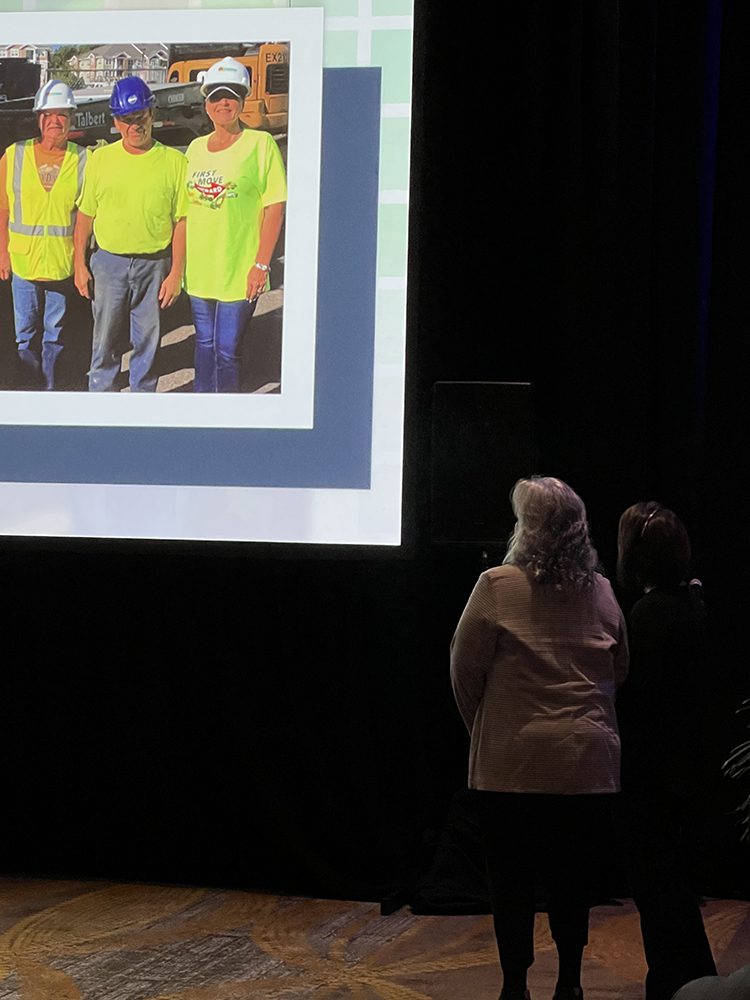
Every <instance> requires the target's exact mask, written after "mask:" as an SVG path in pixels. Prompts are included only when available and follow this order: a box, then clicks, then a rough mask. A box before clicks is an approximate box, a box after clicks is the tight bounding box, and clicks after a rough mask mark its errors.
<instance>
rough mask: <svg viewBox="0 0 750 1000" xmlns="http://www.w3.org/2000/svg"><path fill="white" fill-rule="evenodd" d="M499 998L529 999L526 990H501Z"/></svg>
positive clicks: (529, 996) (504, 999) (503, 999)
mask: <svg viewBox="0 0 750 1000" xmlns="http://www.w3.org/2000/svg"><path fill="white" fill-rule="evenodd" d="M500 1000H531V994H530V993H529V991H528V990H503V992H502V993H501V994H500Z"/></svg>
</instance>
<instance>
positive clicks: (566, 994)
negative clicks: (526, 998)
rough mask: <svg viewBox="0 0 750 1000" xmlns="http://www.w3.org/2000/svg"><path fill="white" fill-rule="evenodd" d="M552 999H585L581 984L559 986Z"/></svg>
mask: <svg viewBox="0 0 750 1000" xmlns="http://www.w3.org/2000/svg"><path fill="white" fill-rule="evenodd" d="M552 1000H583V990H582V989H581V987H580V986H558V987H557V989H556V990H555V994H554V996H553V997H552Z"/></svg>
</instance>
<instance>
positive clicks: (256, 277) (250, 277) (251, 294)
mask: <svg viewBox="0 0 750 1000" xmlns="http://www.w3.org/2000/svg"><path fill="white" fill-rule="evenodd" d="M267 277H268V271H264V270H263V269H262V268H260V267H257V266H256V265H255V264H253V266H252V267H251V268H250V270H249V271H248V274H247V301H248V302H254V301H255V300H256V299H257V298H258V296H259V295H260V293H261V292H262V291H263V290H264V289H265V287H266V278H267Z"/></svg>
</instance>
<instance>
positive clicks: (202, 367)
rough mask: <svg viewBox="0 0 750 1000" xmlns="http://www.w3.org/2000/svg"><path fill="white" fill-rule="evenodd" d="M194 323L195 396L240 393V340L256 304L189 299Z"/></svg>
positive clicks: (244, 301) (245, 301) (241, 301)
mask: <svg viewBox="0 0 750 1000" xmlns="http://www.w3.org/2000/svg"><path fill="white" fill-rule="evenodd" d="M190 305H191V306H192V309H193V322H194V323H195V384H194V389H193V391H194V392H239V389H240V365H241V362H242V336H243V334H244V333H245V331H246V330H247V328H248V326H249V324H250V320H251V319H252V316H253V313H254V312H255V305H256V303H255V302H248V301H247V300H246V299H241V300H240V301H239V302H217V301H216V299H199V298H196V297H195V296H194V295H191V296H190Z"/></svg>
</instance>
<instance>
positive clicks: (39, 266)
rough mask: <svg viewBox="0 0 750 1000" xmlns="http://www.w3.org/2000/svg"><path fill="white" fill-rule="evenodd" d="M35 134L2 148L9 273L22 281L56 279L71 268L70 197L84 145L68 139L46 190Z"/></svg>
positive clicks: (76, 190) (77, 185) (79, 182)
mask: <svg viewBox="0 0 750 1000" xmlns="http://www.w3.org/2000/svg"><path fill="white" fill-rule="evenodd" d="M37 145H38V141H37V140H36V139H29V140H27V141H25V142H16V143H13V145H11V146H9V147H8V149H7V150H6V153H5V167H6V170H5V194H6V198H7V205H8V251H9V253H10V264H11V269H12V271H13V273H14V274H17V275H18V277H19V278H24V279H25V280H27V281H62V279H63V278H69V277H70V275H71V274H72V273H73V227H74V224H75V203H76V198H77V197H78V194H79V192H80V190H81V185H82V183H83V175H84V168H85V166H86V159H87V150H86V149H84V148H83V147H82V146H76V145H75V143H72V142H69V143H68V144H67V148H66V149H65V151H64V152H62V153H61V154H58V156H57V157H55V159H59V172H58V174H57V177H56V178H55V179H54V183H53V184H52V185H51V187H50V188H49V190H47V189H46V188H45V186H44V184H43V182H42V178H41V177H40V174H39V164H38V162H37V159H38V158H37V156H36V155H35V151H36V150H35V147H36V146H37Z"/></svg>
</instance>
